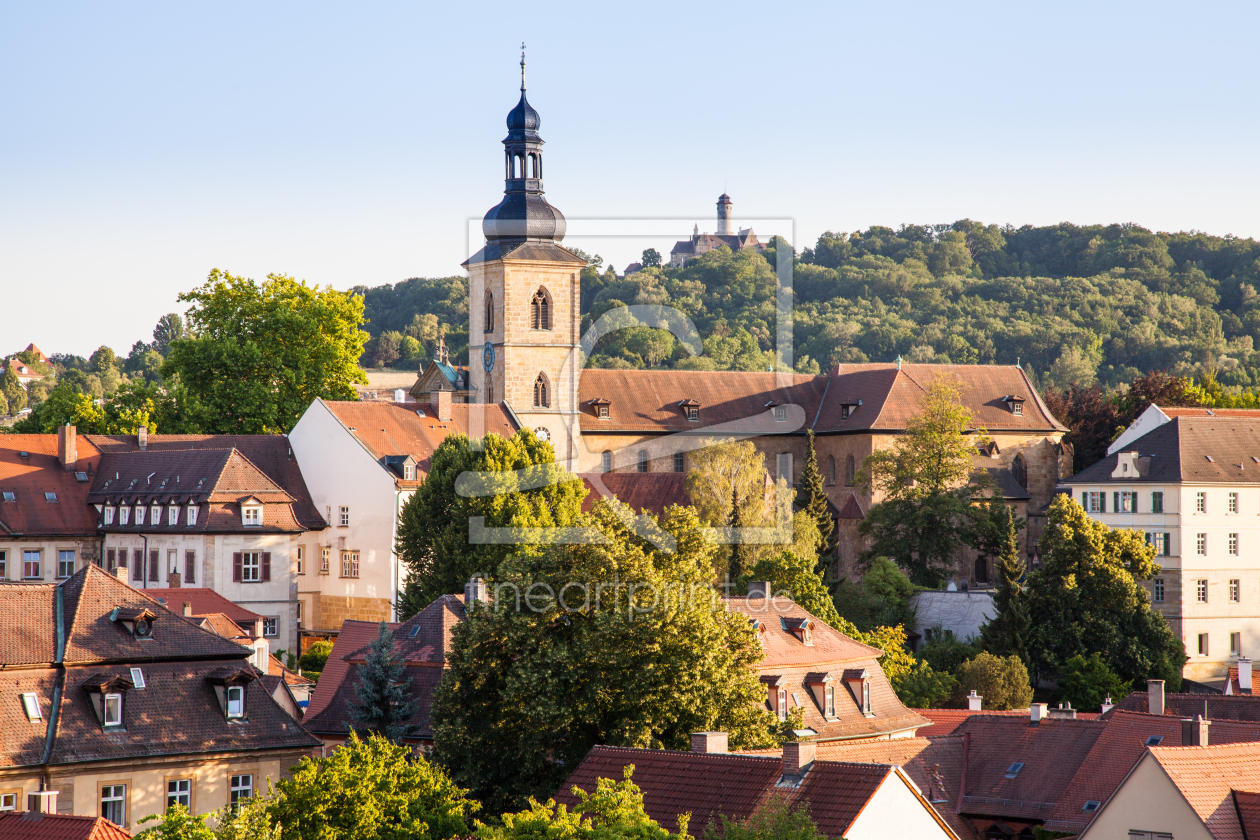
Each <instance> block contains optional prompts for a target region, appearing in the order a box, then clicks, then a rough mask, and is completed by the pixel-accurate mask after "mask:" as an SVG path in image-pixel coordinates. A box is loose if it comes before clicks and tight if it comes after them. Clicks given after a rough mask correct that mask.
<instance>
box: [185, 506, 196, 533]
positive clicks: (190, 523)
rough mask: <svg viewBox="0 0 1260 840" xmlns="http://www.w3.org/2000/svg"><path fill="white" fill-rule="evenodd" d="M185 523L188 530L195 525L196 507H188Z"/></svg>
mask: <svg viewBox="0 0 1260 840" xmlns="http://www.w3.org/2000/svg"><path fill="white" fill-rule="evenodd" d="M187 521H188V527H190V528H191V527H192V526H193V525H196V524H197V506H196V505H189V506H188V520H187Z"/></svg>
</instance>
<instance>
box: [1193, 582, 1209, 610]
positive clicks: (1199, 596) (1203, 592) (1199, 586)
mask: <svg viewBox="0 0 1260 840" xmlns="http://www.w3.org/2000/svg"><path fill="white" fill-rule="evenodd" d="M1194 599H1195V600H1196V601H1198V602H1199V603H1200V604H1206V603H1207V579H1206V578H1199V579H1198V580H1197V581H1195V584H1194Z"/></svg>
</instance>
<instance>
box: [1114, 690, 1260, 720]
mask: <svg viewBox="0 0 1260 840" xmlns="http://www.w3.org/2000/svg"><path fill="white" fill-rule="evenodd" d="M1148 710H1149V699H1148V697H1147V693H1146V692H1145V691H1134V692H1132V693H1130V694H1129V695H1128V696H1127V697H1125V698H1124V699H1123V700H1121V701H1120V702H1119V703H1117V704H1116V707H1115V708H1114V709H1112V710H1111V711H1110V712H1108V713H1107V714H1105V715H1103V717H1104V718H1106V717H1108V716H1110V715H1114V714H1116V713H1117V712H1146V711H1148ZM1164 714H1165V715H1169V716H1171V717H1175V718H1188V717H1194V716H1195V715H1203V717H1204V718H1206V719H1207V720H1212V721H1215V720H1218V719H1220V720H1247V721H1260V694H1166V695H1164Z"/></svg>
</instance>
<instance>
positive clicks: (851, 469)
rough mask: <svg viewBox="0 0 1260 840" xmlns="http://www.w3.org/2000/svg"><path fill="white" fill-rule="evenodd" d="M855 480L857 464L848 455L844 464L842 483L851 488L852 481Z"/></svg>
mask: <svg viewBox="0 0 1260 840" xmlns="http://www.w3.org/2000/svg"><path fill="white" fill-rule="evenodd" d="M856 478H857V462H856V461H854V460H853V456H852V455H850V456H849V457H848V459H847V460H845V462H844V483H845V484H846V485H847V486H849V487H852V486H853V482H854V480H855V479H856Z"/></svg>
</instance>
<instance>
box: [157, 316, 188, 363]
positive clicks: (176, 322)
mask: <svg viewBox="0 0 1260 840" xmlns="http://www.w3.org/2000/svg"><path fill="white" fill-rule="evenodd" d="M185 335H186V333H185V330H184V319H183V318H181V317H180V316H179V313H178V312H169V313H167V314H166V315H163V316H162V317H161V318H158V322H157V325H156V326H155V327H154V328H153V349H154V350H156V351H157V352H159V353H161V354H162V355H163V356H165V355H166V354H167V353H168V352H169V351H170V349H171V343H172V342H174V341H178V340H179V339H181V338H184V337H185Z"/></svg>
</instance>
